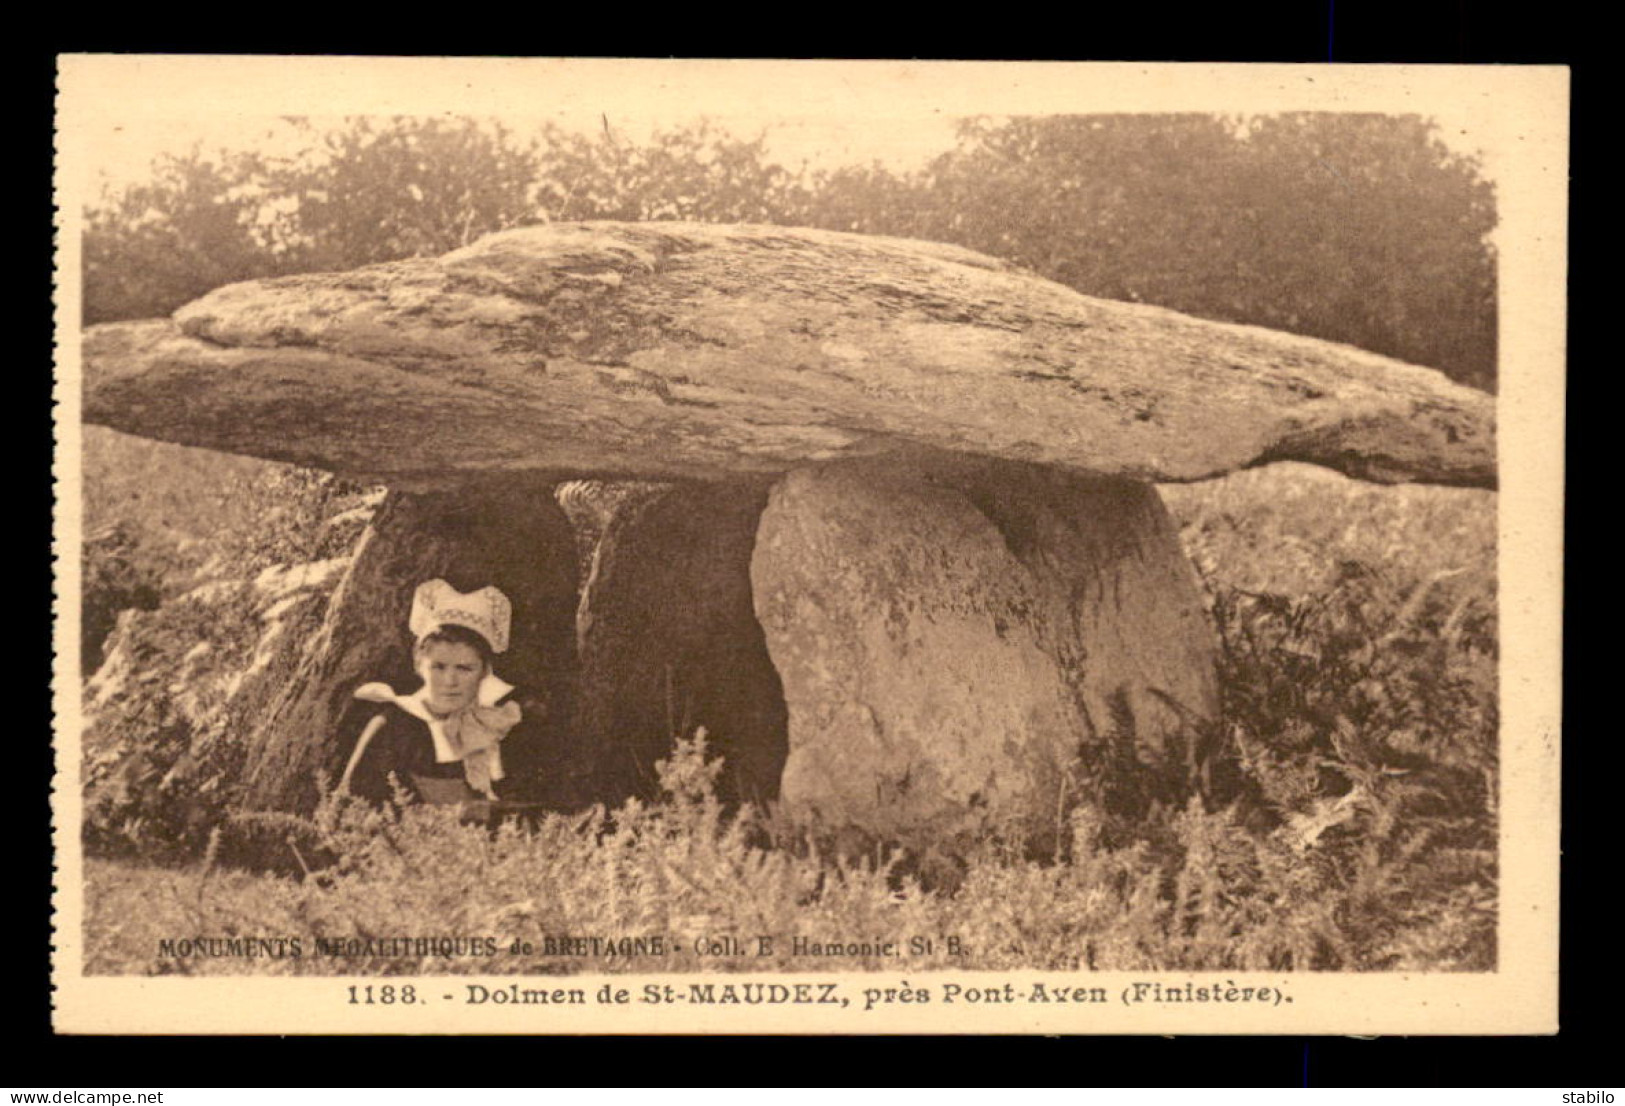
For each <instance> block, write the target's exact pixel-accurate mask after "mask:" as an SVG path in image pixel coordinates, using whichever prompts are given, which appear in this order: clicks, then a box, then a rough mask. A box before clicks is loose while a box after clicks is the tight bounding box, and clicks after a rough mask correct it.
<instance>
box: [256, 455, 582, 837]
mask: <svg viewBox="0 0 1625 1106" xmlns="http://www.w3.org/2000/svg"><path fill="white" fill-rule="evenodd" d="M575 564H576V560H575V549H574V544H573V540H572V538H571V534H570V526H569V523H568V521H567V520H566V519H565V517H564V513H563V512H562V511H561V510H560V509H559V507H558V505H557V504H556V503H555V502H554V501H553V499H552V496H551V495H550V493H549V489H548V488H547V487H542V486H537V487H530V486H528V485H526V484H512V485H508V486H496V487H480V488H475V489H470V490H466V491H462V492H456V493H441V494H434V495H421V496H419V495H408V494H404V493H400V492H393V493H391V494H390V496H389V498H388V499H387V500H386V501H385V502H384V504H383V505H382V507H380V509H379V511H378V514H377V515H376V517H375V518H374V519H373V522H372V525H371V526H370V527H369V528H368V530H367V532H366V533H365V534H364V535H363V536H362V539H361V542H360V544H359V545H358V547H357V550H356V554H355V558H354V560H353V562H352V563H351V566H350V569H349V572H348V574H347V575H346V577H345V579H344V581H343V583H341V584H340V585H339V588H338V590H337V591H336V592H335V593H334V594H333V597H332V599H331V600H330V602H329V604H328V609H327V614H326V618H325V621H324V624H323V626H322V629H321V632H320V634H319V635H318V637H317V639H316V642H315V646H314V648H313V649H312V650H311V653H310V656H309V657H308V659H307V660H306V661H305V662H304V663H303V665H302V666H301V667H300V668H299V670H298V672H297V674H296V675H295V677H294V678H293V679H292V680H291V681H290V682H289V685H288V688H287V690H286V692H285V693H284V694H283V695H282V696H281V697H280V698H278V699H276V700H274V701H273V702H272V704H271V706H270V709H269V710H268V711H267V714H266V717H265V718H264V720H263V721H262V722H261V723H260V724H259V725H258V726H256V727H255V728H254V730H253V731H252V733H251V735H250V738H249V743H248V749H247V764H246V766H245V769H246V772H245V779H246V784H247V792H248V796H247V797H248V803H249V805H251V806H253V807H259V808H274V809H309V808H310V806H311V804H312V803H313V802H314V800H315V794H316V791H315V782H314V779H313V776H314V775H315V774H316V773H317V772H320V773H321V774H322V775H323V776H324V777H325V778H326V779H328V780H333V779H335V778H336V777H337V774H338V772H339V771H340V770H341V768H342V765H343V761H344V758H345V757H346V756H348V754H349V751H350V748H351V746H352V744H353V742H354V741H355V739H356V736H357V734H358V732H359V730H360V727H361V725H362V724H363V718H364V716H365V715H366V714H367V713H368V712H369V711H374V710H376V709H377V708H376V707H374V706H370V705H368V704H362V703H357V702H355V701H354V699H353V698H352V692H353V691H354V690H355V688H356V687H357V686H359V685H360V684H362V683H365V682H367V681H369V680H383V681H385V682H387V683H390V684H392V685H393V686H394V687H396V688H397V689H399V690H402V691H406V690H409V689H411V688H413V687H416V686H417V679H416V677H415V675H414V674H413V672H412V660H411V648H412V638H411V634H410V632H409V631H408V629H407V625H406V623H407V615H408V613H409V611H410V609H411V602H412V591H413V589H414V588H415V587H416V586H417V585H418V584H420V583H422V582H423V581H424V580H427V579H433V578H435V577H441V578H444V579H446V580H448V581H449V582H450V583H451V584H452V586H454V587H457V588H459V589H461V590H464V591H467V590H470V589H473V588H476V587H481V586H484V585H486V584H494V585H496V586H497V587H499V588H501V589H502V590H503V591H504V592H506V593H507V595H508V596H509V598H510V599H511V600H512V601H513V629H512V634H511V639H512V640H511V644H510V646H509V649H508V652H506V653H504V654H503V655H502V656H501V657H499V658H498V662H497V672H498V673H499V674H500V675H501V676H502V677H503V678H504V679H506V680H508V681H509V682H510V683H512V684H514V685H515V686H516V691H515V693H514V696H515V699H516V701H518V702H519V703H520V704H521V706H522V708H523V709H524V712H525V716H526V717H525V721H524V722H522V723H521V726H520V728H519V729H516V730H515V731H514V732H513V733H512V734H510V735H509V737H508V740H507V742H506V743H505V744H504V753H505V761H506V766H507V768H508V774H509V779H510V785H511V786H513V787H515V788H516V789H517V790H518V791H519V792H521V793H522V794H525V795H527V796H533V795H543V796H547V797H552V798H555V799H565V800H567V799H568V797H569V796H570V793H571V792H572V790H573V789H578V788H579V785H580V784H581V783H582V781H584V780H585V779H586V777H587V776H588V775H589V774H590V767H589V765H588V764H587V763H586V762H585V760H584V759H583V757H582V755H581V751H580V750H578V749H575V748H573V747H571V746H570V745H569V744H568V738H567V724H568V719H569V716H570V712H571V708H572V703H571V699H572V694H573V684H574V674H575V660H574V641H573V636H574V609H575V601H576V568H575Z"/></svg>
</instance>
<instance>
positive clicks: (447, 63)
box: [61, 55, 1498, 189]
mask: <svg viewBox="0 0 1625 1106" xmlns="http://www.w3.org/2000/svg"><path fill="white" fill-rule="evenodd" d="M62 67H63V70H64V78H65V79H64V85H65V86H67V87H71V88H72V90H73V94H72V95H70V96H65V97H64V98H63V100H62V101H61V108H62V117H63V122H64V124H65V126H64V133H65V136H66V141H68V142H71V143H78V145H77V150H78V152H79V154H80V156H81V157H82V159H83V160H82V162H81V165H82V167H83V171H84V172H85V174H86V176H87V178H89V179H87V180H85V181H84V183H85V184H86V185H87V186H89V187H91V188H92V189H94V188H95V187H96V186H97V185H98V184H99V183H100V182H102V181H104V180H111V181H115V182H125V181H131V180H137V179H140V178H142V177H143V176H145V174H146V172H147V168H148V166H149V165H150V164H151V162H152V159H153V158H154V157H155V156H156V155H157V154H159V153H163V152H183V151H185V150H187V149H189V148H191V147H192V146H193V145H194V144H200V145H201V146H202V147H203V148H204V149H205V150H211V151H212V150H215V149H219V148H229V149H249V148H260V149H267V150H271V151H276V152H293V149H294V146H293V143H292V142H291V140H290V138H289V133H290V132H289V130H288V128H287V127H286V126H285V125H282V124H280V123H279V122H278V121H277V119H278V117H279V116H282V115H306V116H311V117H315V118H333V119H337V118H338V117H340V116H344V115H428V114H439V113H448V114H461V115H471V116H477V117H485V118H497V119H501V120H503V121H504V122H505V123H507V124H509V125H510V126H511V127H513V128H514V129H515V130H517V131H520V132H524V131H526V130H529V129H531V128H533V127H534V126H536V125H539V124H541V123H543V122H553V123H555V124H558V125H560V126H563V127H567V128H571V129H576V130H585V131H596V130H598V129H600V128H601V127H602V125H603V119H604V118H605V117H607V118H608V120H609V122H610V124H611V126H612V127H613V128H615V129H616V131H617V132H619V133H621V134H624V135H626V136H628V137H630V138H632V139H640V138H643V137H646V136H647V135H648V133H649V132H650V131H651V130H653V129H656V128H669V127H673V126H677V125H680V124H683V123H692V122H695V121H697V120H698V119H700V118H701V117H706V118H710V119H712V120H713V121H715V122H716V123H718V124H719V125H720V126H722V127H724V128H725V129H727V130H728V131H730V132H731V133H733V134H734V135H736V136H738V137H741V138H750V137H754V136H755V135H756V134H758V133H765V134H766V136H767V141H768V149H769V151H770V154H771V155H772V156H773V157H774V158H775V159H777V160H778V161H780V162H781V163H782V164H784V165H786V167H790V168H793V167H795V166H797V165H799V164H801V163H802V162H803V161H806V162H808V163H810V164H812V165H813V166H815V167H828V166H832V165H836V164H841V163H852V162H858V163H867V162H870V161H880V162H882V163H884V164H886V165H888V166H890V167H892V168H893V169H908V168H915V167H918V166H920V165H922V164H924V163H925V162H926V161H927V160H928V159H929V158H930V157H932V156H933V155H934V154H936V153H939V152H941V151H942V150H945V149H947V148H949V146H951V144H952V142H953V128H954V123H955V121H956V120H957V119H960V118H963V117H966V116H972V115H1006V114H1054V113H1091V112H1116V111H1222V112H1233V113H1258V112H1264V111H1277V110H1323V111H1373V110H1378V111H1402V112H1414V113H1416V114H1421V115H1424V116H1428V117H1431V118H1434V119H1436V120H1437V121H1438V122H1439V123H1440V124H1441V130H1442V134H1443V137H1444V138H1445V140H1446V141H1447V142H1449V143H1450V144H1451V145H1452V146H1454V147H1455V148H1457V149H1461V150H1464V151H1469V152H1481V151H1482V150H1484V149H1485V148H1486V146H1487V145H1488V144H1487V143H1486V142H1485V136H1486V134H1488V133H1490V132H1492V131H1493V130H1494V129H1495V127H1496V126H1497V124H1498V116H1497V114H1496V110H1495V108H1496V105H1495V102H1494V96H1493V88H1492V87H1491V86H1490V85H1489V84H1487V83H1486V82H1484V81H1483V80H1481V79H1480V78H1481V76H1482V74H1481V73H1478V72H1475V71H1472V70H1461V69H1456V70H1449V69H1446V68H1445V67H1426V66H1424V67H1411V68H1399V67H1381V66H1369V67H1354V66H1302V65H1299V66H1237V65H1228V66H1224V65H1219V66H1202V65H1191V66H1156V65H1141V64H1128V63H1113V64H1107V65H1093V66H1080V65H1072V64H1059V63H1025V64H1010V63H977V62H816V61H808V62H764V61H726V60H722V61H659V60H643V61H639V60H631V61H627V60H613V59H606V60H595V59H552V60H545V59H542V60H538V59H422V58H363V59H354V58H352V59H345V58H252V57H246V58H220V57H163V56H150V55H149V56H142V55H128V56H121V57H92V58H75V57H71V56H70V57H68V58H65V59H63V62H62Z"/></svg>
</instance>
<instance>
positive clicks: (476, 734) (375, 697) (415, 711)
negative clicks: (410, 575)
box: [339, 580, 520, 803]
mask: <svg viewBox="0 0 1625 1106" xmlns="http://www.w3.org/2000/svg"><path fill="white" fill-rule="evenodd" d="M510 609H511V608H510V606H509V603H508V597H507V596H506V595H503V594H502V592H500V591H498V590H497V589H496V588H492V587H486V588H481V589H480V590H479V591H476V592H471V593H469V594H467V595H464V594H462V593H460V592H458V591H457V590H456V589H455V588H453V587H452V586H451V585H450V584H448V583H446V581H444V580H430V581H428V582H427V583H425V584H422V585H420V586H419V587H418V589H417V591H416V592H415V593H414V594H413V596H412V615H411V618H410V619H409V621H408V625H409V627H410V628H411V631H412V636H413V638H414V639H415V640H416V644H415V645H414V646H413V650H412V653H413V660H414V666H413V667H414V668H416V670H417V674H418V677H419V678H420V679H421V680H422V681H423V686H422V687H420V688H419V689H418V690H417V691H414V692H412V693H411V694H409V695H400V694H397V693H396V692H395V691H394V690H393V689H392V688H390V687H389V686H388V685H387V684H380V683H371V684H364V685H362V686H361V687H359V688H357V689H356V692H355V696H356V698H357V699H363V700H366V701H368V702H374V703H380V704H383V710H382V711H381V712H380V713H379V714H377V715H376V716H375V717H373V718H372V719H371V720H370V721H369V722H368V723H367V726H366V728H365V729H364V730H363V731H362V733H361V739H360V740H359V741H358V742H357V743H356V747H355V752H353V753H352V754H351V755H350V763H349V765H348V766H347V767H346V768H345V769H344V778H343V780H342V781H341V782H340V784H339V787H340V789H341V790H345V791H348V792H350V793H351V794H355V795H359V796H362V797H363V798H368V799H375V800H386V799H388V798H390V797H391V794H392V789H391V786H390V776H391V775H393V776H394V777H395V778H396V779H397V780H399V781H400V783H401V785H402V786H404V787H405V788H406V789H407V790H408V791H409V792H411V793H412V794H413V795H414V796H416V797H417V798H419V799H421V800H423V801H425V802H431V803H460V802H465V801H468V800H476V799H495V798H496V797H497V794H496V782H497V781H498V780H500V779H502V750H501V741H502V739H503V738H504V737H506V736H507V734H508V731H509V730H511V729H513V727H514V726H515V725H517V724H518V722H519V717H520V714H519V705H518V704H517V703H509V702H503V700H504V699H506V698H507V696H508V695H509V693H511V692H512V691H513V687H512V685H510V684H508V683H505V682H504V681H502V680H500V679H498V678H497V676H496V674H495V673H493V672H492V671H491V662H492V658H493V657H495V656H496V655H498V654H500V653H502V652H504V651H505V650H506V649H507V647H508V623H509V618H510Z"/></svg>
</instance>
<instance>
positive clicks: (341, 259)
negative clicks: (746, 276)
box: [85, 114, 1496, 388]
mask: <svg viewBox="0 0 1625 1106" xmlns="http://www.w3.org/2000/svg"><path fill="white" fill-rule="evenodd" d="M293 122H294V124H295V125H296V126H298V127H300V128H302V129H303V130H304V131H305V132H306V133H307V134H308V136H309V137H310V142H309V143H308V151H309V152H307V153H305V154H302V155H300V156H297V157H292V158H284V159H280V160H275V161H273V160H270V159H267V158H265V157H261V156H252V155H235V156H230V157H227V156H224V155H222V156H221V157H220V158H218V159H214V160H209V159H205V158H202V157H200V156H199V155H198V154H197V153H196V152H195V151H194V152H193V153H192V154H191V155H189V156H187V157H182V158H168V159H162V160H161V161H160V162H159V163H158V165H156V166H155V169H154V177H153V179H152V180H151V181H150V182H148V183H145V184H143V185H140V186H136V187H132V188H128V189H126V190H124V191H123V192H121V193H119V194H117V195H110V196H107V197H104V198H103V202H102V203H101V204H99V205H98V206H97V207H95V208H93V209H92V210H91V211H90V213H89V220H88V230H87V233H86V242H85V257H86V262H85V287H86V304H87V309H86V319H87V321H88V322H99V321H104V320H108V319H115V318H130V317H141V316H149V315H154V314H161V313H164V312H167V311H170V310H173V309H174V308H175V307H176V306H178V305H179V304H181V303H184V302H186V301H187V300H189V299H192V298H194V297H195V296H197V295H199V294H201V293H202V292H204V291H206V290H208V289H209V288H213V287H215V286H217V285H219V284H222V283H226V282H228V281H231V280H241V279H245V278H248V277H253V276H264V275H270V274H273V273H282V272H297V271H309V270H321V269H342V268H350V267H354V266H357V265H364V264H369V263H372V262H378V261H389V260H395V259H399V258H405V257H414V256H427V255H434V254H439V253H443V252H445V251H447V250H450V249H455V248H457V247H459V246H462V245H465V244H467V243H468V242H470V241H472V240H473V239H474V238H476V237H478V236H480V235H482V234H485V233H488V232H490V231H493V230H499V229H502V228H505V227H511V226H516V225H521V224H524V223H529V222H545V221H547V220H549V219H559V220H581V219H620V220H629V221H647V220H664V219H686V220H698V221H705V222H740V223H779V224H790V225H812V226H823V227H830V228H833V229H838V230H846V231H858V232H863V233H871V234H893V235H902V236H907V237H915V238H924V239H932V240H937V241H945V242H953V243H957V244H960V245H964V246H968V247H971V248H972V249H977V250H981V251H983V252H986V253H990V254H993V255H994V256H997V257H1003V258H1007V259H1009V260H1011V261H1014V262H1016V263H1018V264H1020V265H1023V266H1026V267H1028V268H1031V269H1033V270H1035V271H1036V272H1038V273H1041V274H1043V275H1045V276H1048V277H1050V278H1052V279H1054V280H1057V281H1060V282H1061V283H1064V284H1066V285H1069V286H1070V287H1073V288H1076V289H1078V290H1079V291H1081V292H1084V293H1087V294H1090V295H1096V296H1103V297H1107V298H1112V299H1122V300H1131V301H1132V300H1137V301H1143V302H1147V303H1156V304H1161V305H1163V306H1167V307H1172V308H1175V309H1177V310H1181V311H1187V312H1191V313H1193V314H1197V315H1204V316H1207V317H1210V318H1215V319H1222V320H1228V321H1233V322H1244V323H1254V324H1258V325H1262V326H1270V327H1276V328H1279V329H1283V330H1290V331H1295V332H1298V333H1303V334H1310V335H1314V336H1317V337H1322V338H1328V339H1332V340H1336V341H1344V342H1350V343H1352V344H1355V345H1359V346H1363V347H1365V348H1367V349H1372V350H1375V351H1377V352H1381V353H1387V354H1390V355H1392V356H1395V357H1400V358H1403V359H1405V360H1409V361H1415V362H1419V363H1421V364H1425V365H1431V366H1433V367H1436V368H1439V369H1442V370H1444V371H1445V372H1447V373H1449V374H1450V375H1452V376H1453V377H1455V378H1456V379H1458V380H1462V381H1466V382H1468V383H1472V384H1475V385H1478V386H1480V387H1486V388H1493V387H1494V381H1495V356H1496V352H1495V329H1496V316H1495V296H1496V285H1495V254H1494V250H1493V246H1492V244H1491V242H1490V240H1489V234H1490V232H1491V231H1492V230H1493V228H1494V225H1495V208H1494V199H1495V197H1494V191H1493V188H1492V186H1491V185H1490V184H1488V183H1487V182H1485V181H1484V180H1483V179H1482V177H1481V175H1480V172H1479V166H1478V165H1477V164H1476V163H1475V162H1474V161H1473V160H1471V159H1469V158H1464V157H1461V156H1460V155H1457V154H1454V153H1452V152H1451V151H1450V150H1449V149H1448V148H1447V147H1445V146H1444V145H1443V143H1442V142H1440V141H1439V138H1438V136H1437V134H1436V132H1435V131H1434V130H1433V129H1432V127H1431V126H1430V125H1429V124H1428V123H1427V122H1426V121H1424V120H1422V119H1421V118H1419V117H1415V116H1389V115H1351V114H1295V115H1275V116H1263V117H1257V118H1250V119H1242V118H1235V117H1225V116H1215V115H1193V114H1192V115H1089V116H1082V115H1079V116H1052V117H1045V118H1012V119H1002V120H1000V119H975V120H969V121H967V122H966V123H964V124H963V125H962V127H961V130H960V135H959V140H958V145H957V146H956V148H954V149H953V150H951V151H948V152H946V153H944V154H942V155H941V156H939V157H938V158H937V159H935V161H933V162H932V163H931V164H930V165H929V166H928V167H927V168H926V169H924V170H922V171H920V172H915V173H904V174H896V173H893V172H891V171H890V170H888V169H886V168H885V167H884V166H881V165H878V164H876V165H870V166H867V167H846V168H841V169H837V170H834V171H821V172H817V173H808V172H807V171H805V170H801V171H798V172H790V171H788V170H786V169H785V168H783V167H782V166H780V165H778V164H776V163H774V162H773V161H772V160H771V159H770V158H769V156H768V154H767V151H766V147H765V139H764V138H763V137H762V136H758V137H756V138H754V139H751V140H744V139H740V138H737V137H735V136H733V135H731V134H729V133H727V132H726V131H722V130H720V129H718V128H716V127H715V126H714V125H712V124H710V123H708V122H701V123H699V124H696V125H693V126H686V127H678V128H675V129H672V130H666V131H658V132H656V133H654V134H653V135H652V136H650V137H649V138H648V139H647V140H644V141H632V140H629V139H628V138H627V137H626V136H624V135H621V134H619V133H617V132H616V131H615V130H614V129H612V128H611V126H610V125H609V122H608V120H607V119H606V120H605V124H604V127H603V129H602V130H601V131H599V132H595V133H592V134H579V133H575V132H567V131H564V130H562V129H560V128H557V127H553V126H547V127H544V128H542V129H541V130H540V131H539V132H537V134H535V135H534V136H532V137H530V138H527V139H520V138H518V137H516V136H515V135H514V134H512V133H511V132H510V131H508V130H506V129H505V128H503V127H502V126H500V125H497V124H494V123H489V122H484V121H479V120H474V119H467V118H436V117H429V118H418V117H412V118H405V117H397V118H389V119H368V118H360V119H350V120H346V121H345V122H344V123H343V124H342V125H341V126H339V127H337V128H332V129H328V130H321V129H319V128H317V127H316V125H315V124H313V123H311V122H310V121H309V120H294V121H293Z"/></svg>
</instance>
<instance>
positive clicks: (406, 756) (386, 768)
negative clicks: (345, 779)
mask: <svg viewBox="0 0 1625 1106" xmlns="http://www.w3.org/2000/svg"><path fill="white" fill-rule="evenodd" d="M377 719H382V723H381V724H380V725H378V726H377V730H376V732H374V733H373V735H372V740H371V741H370V742H368V744H367V748H366V750H365V751H364V752H363V753H362V754H361V760H360V762H359V763H358V764H357V765H356V767H355V771H354V773H353V774H352V775H351V777H350V791H351V793H352V794H355V795H359V796H361V797H362V798H364V799H372V800H374V801H375V802H385V801H388V800H389V799H391V798H393V797H394V791H393V790H392V789H391V787H390V783H389V775H390V773H391V772H393V773H394V774H395V775H396V777H397V778H399V780H400V782H401V785H402V786H403V787H405V788H406V789H407V790H408V791H409V792H411V793H412V794H413V795H414V796H415V797H416V798H417V799H418V800H419V801H421V802H430V803H448V802H463V801H466V800H470V799H479V798H481V797H482V796H481V795H480V794H479V793H478V792H476V791H475V790H474V789H473V788H472V787H470V786H468V781H467V779H466V777H465V776H464V774H463V762H462V761H460V760H454V761H450V762H448V763H446V764H441V763H440V762H438V761H436V760H435V758H434V738H433V737H431V736H430V735H429V725H428V723H427V722H424V721H423V720H422V719H421V718H417V717H415V716H414V715H411V714H408V713H407V712H406V711H404V710H402V709H401V708H400V707H398V706H396V705H395V704H393V703H386V704H384V706H383V708H382V710H381V711H380V713H379V714H377V715H375V716H374V720H370V721H368V723H367V729H366V730H363V731H362V733H363V734H365V733H367V732H368V731H370V730H372V729H373V728H374V721H376V720H377ZM459 785H460V786H459Z"/></svg>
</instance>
